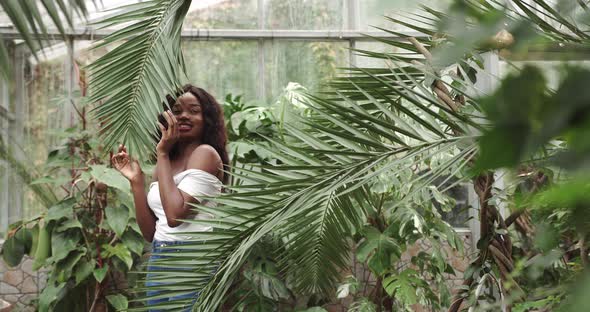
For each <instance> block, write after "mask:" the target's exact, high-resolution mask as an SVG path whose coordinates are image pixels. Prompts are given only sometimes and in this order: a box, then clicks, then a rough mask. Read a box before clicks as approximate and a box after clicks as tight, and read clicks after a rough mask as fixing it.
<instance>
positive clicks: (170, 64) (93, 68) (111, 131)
mask: <svg viewBox="0 0 590 312" xmlns="http://www.w3.org/2000/svg"><path fill="white" fill-rule="evenodd" d="M190 3H191V1H190V0H151V1H145V2H141V3H138V4H135V5H130V6H127V7H126V8H127V9H129V10H128V11H125V12H123V13H121V14H118V15H116V16H114V17H110V18H107V19H105V20H103V21H101V24H103V25H105V27H116V26H123V27H122V28H121V29H120V30H117V31H115V32H114V33H112V34H110V35H109V36H107V37H106V38H105V39H104V40H103V41H102V42H101V43H99V44H97V45H95V47H97V48H98V47H102V46H105V45H116V44H120V45H118V46H117V47H116V48H114V49H113V50H111V51H109V52H108V53H107V54H105V55H104V56H102V57H101V58H99V59H98V60H96V61H95V62H94V63H92V64H90V65H89V69H90V88H89V89H90V90H89V91H90V94H91V95H90V101H91V102H93V103H96V102H100V103H99V104H98V105H97V106H96V108H95V109H94V113H95V114H94V116H95V118H96V119H97V120H98V121H99V122H100V123H101V132H100V135H101V137H102V139H103V141H104V143H105V145H106V149H107V150H109V149H110V148H112V147H113V146H115V145H116V144H117V143H119V142H121V143H125V144H127V146H128V147H129V149H130V153H132V154H136V155H138V157H139V158H142V159H148V158H149V157H150V156H151V155H152V153H153V150H154V145H155V141H154V136H155V135H156V133H157V127H156V118H157V115H158V113H159V112H161V111H162V103H163V102H164V100H165V97H166V94H174V93H176V92H177V90H178V89H179V88H180V81H181V80H182V77H184V76H185V75H184V63H183V59H182V51H181V48H180V33H181V29H182V23H183V21H184V17H185V15H186V13H187V11H188V8H189V6H190ZM130 21H132V22H133V23H131V24H128V23H129V22H130Z"/></svg>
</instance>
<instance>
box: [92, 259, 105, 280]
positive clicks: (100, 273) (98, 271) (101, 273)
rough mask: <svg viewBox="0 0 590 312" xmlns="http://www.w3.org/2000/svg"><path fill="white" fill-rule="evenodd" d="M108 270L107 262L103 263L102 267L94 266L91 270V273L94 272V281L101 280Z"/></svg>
mask: <svg viewBox="0 0 590 312" xmlns="http://www.w3.org/2000/svg"><path fill="white" fill-rule="evenodd" d="M108 271H109V265H108V264H104V265H103V267H102V268H96V269H94V271H92V274H94V278H95V279H96V281H97V282H99V283H101V282H102V280H103V279H104V278H105V276H106V275H107V272H108Z"/></svg>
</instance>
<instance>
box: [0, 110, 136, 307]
mask: <svg viewBox="0 0 590 312" xmlns="http://www.w3.org/2000/svg"><path fill="white" fill-rule="evenodd" d="M78 112H80V113H81V111H78ZM80 117H81V118H83V119H84V118H86V116H85V115H84V114H82V113H81V115H80ZM87 124H88V123H87V122H86V121H84V122H81V123H80V124H78V125H76V126H74V127H72V128H68V129H65V130H63V135H64V136H65V137H67V140H66V141H65V142H63V145H61V146H58V147H56V148H55V149H53V150H52V151H51V152H50V153H49V155H48V158H47V162H46V163H45V165H44V166H43V168H42V169H37V168H31V165H30V164H25V163H23V162H22V161H19V160H17V159H14V158H12V157H11V155H12V153H11V151H10V149H9V148H8V147H7V146H5V145H2V150H1V152H2V156H3V158H4V159H5V160H8V161H10V162H11V163H12V164H14V165H16V167H17V168H19V171H18V174H19V176H21V177H23V178H24V180H25V182H26V183H27V185H28V186H29V187H30V188H31V189H32V190H33V191H34V193H35V195H36V197H37V198H38V199H39V200H40V202H42V203H43V205H45V207H46V208H47V209H46V210H44V211H43V212H42V213H41V214H39V215H38V216H36V217H33V218H31V219H28V220H22V221H18V222H16V223H13V224H11V225H10V227H9V230H8V233H7V235H6V241H5V242H4V244H3V246H2V257H3V260H4V261H5V262H6V263H7V264H8V265H10V266H16V265H18V264H19V263H20V262H21V260H22V258H23V256H24V255H25V254H28V255H29V256H30V257H31V258H33V260H34V264H33V269H34V270H39V269H41V268H43V269H46V270H48V272H49V273H48V278H47V282H46V286H45V287H44V289H43V291H42V292H41V293H40V295H39V298H38V300H37V307H38V310H39V311H64V310H76V311H95V310H97V309H99V307H100V306H102V307H106V305H107V302H109V303H110V304H111V305H112V306H113V307H114V308H116V309H124V308H127V306H128V300H127V297H126V295H127V296H129V294H125V289H127V288H128V287H130V286H132V285H133V278H132V276H131V275H129V274H128V272H129V271H130V270H131V269H132V268H134V267H136V266H137V264H138V263H139V262H140V261H139V260H140V257H141V255H142V254H143V249H144V240H143V236H142V235H141V232H140V231H139V227H138V226H137V222H136V221H135V219H134V214H133V207H134V206H133V202H132V199H131V197H130V189H129V186H128V183H127V181H126V180H125V179H124V178H122V177H121V176H120V174H119V173H118V172H116V171H115V170H114V169H111V168H108V167H107V166H105V165H103V164H102V162H101V160H100V154H101V153H102V152H101V149H102V148H101V146H100V142H99V141H98V140H97V138H96V136H95V135H94V133H95V132H94V131H93V130H91V129H88V128H86V126H85V125H87ZM82 125H84V126H82ZM30 163H32V162H30ZM35 172H41V173H40V174H37V173H35ZM58 198H61V199H58Z"/></svg>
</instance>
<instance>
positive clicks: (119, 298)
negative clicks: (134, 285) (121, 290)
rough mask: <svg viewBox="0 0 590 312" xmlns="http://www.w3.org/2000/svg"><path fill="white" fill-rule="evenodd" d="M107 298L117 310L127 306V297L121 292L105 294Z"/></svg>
mask: <svg viewBox="0 0 590 312" xmlns="http://www.w3.org/2000/svg"><path fill="white" fill-rule="evenodd" d="M107 300H108V301H109V303H110V304H111V305H112V306H113V308H115V310H117V311H122V310H127V307H128V306H129V302H128V300H127V297H125V296H123V295H121V294H116V295H110V296H107Z"/></svg>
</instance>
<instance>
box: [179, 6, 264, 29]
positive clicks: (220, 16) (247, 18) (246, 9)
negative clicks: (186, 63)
mask: <svg viewBox="0 0 590 312" xmlns="http://www.w3.org/2000/svg"><path fill="white" fill-rule="evenodd" d="M183 28H184V29H189V28H224V29H256V28H258V1H257V0H202V1H193V2H192V3H191V7H190V8H189V12H188V14H187V16H186V19H185V21H184V25H183Z"/></svg>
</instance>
